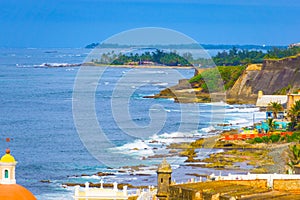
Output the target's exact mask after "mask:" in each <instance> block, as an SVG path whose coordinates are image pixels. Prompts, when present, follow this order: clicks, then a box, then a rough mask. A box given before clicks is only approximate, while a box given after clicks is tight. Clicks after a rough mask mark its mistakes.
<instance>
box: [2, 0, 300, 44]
mask: <svg viewBox="0 0 300 200" xmlns="http://www.w3.org/2000/svg"><path fill="white" fill-rule="evenodd" d="M299 13H300V1H298V0H282V1H279V0H247V1H244V0H206V1H204V0H203V1H201V0H190V1H189V0H186V1H184V0H174V1H170V0H140V1H138V0H128V1H125V0H110V1H109V0H103V1H102V0H48V1H46V0H21V1H19V0H9V1H8V0H7V1H5V0H0V47H83V46H85V45H86V44H89V43H92V42H101V41H103V40H105V39H106V38H108V37H110V36H112V35H114V34H117V33H119V32H122V31H125V30H128V29H133V28H141V27H163V28H169V29H174V30H176V31H179V32H182V33H184V34H186V35H188V36H190V37H192V38H193V39H195V40H196V41H198V42H199V43H201V44H261V45H262V44H266V45H287V44H290V43H295V42H300V21H299Z"/></svg>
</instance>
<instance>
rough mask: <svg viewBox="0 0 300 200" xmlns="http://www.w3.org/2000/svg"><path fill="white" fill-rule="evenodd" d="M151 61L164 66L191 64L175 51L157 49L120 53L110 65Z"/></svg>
mask: <svg viewBox="0 0 300 200" xmlns="http://www.w3.org/2000/svg"><path fill="white" fill-rule="evenodd" d="M145 61H147V62H152V63H153V64H159V65H166V66H191V64H190V63H189V62H188V61H187V60H186V59H184V58H183V57H182V56H180V55H178V54H176V53H175V52H164V51H161V50H159V49H157V50H156V51H154V52H151V53H150V52H145V53H142V54H138V53H136V54H133V53H131V54H130V55H125V54H122V55H120V56H119V57H118V58H116V59H115V60H114V61H113V62H112V63H111V64H112V65H124V64H128V63H132V62H133V63H136V64H143V62H145Z"/></svg>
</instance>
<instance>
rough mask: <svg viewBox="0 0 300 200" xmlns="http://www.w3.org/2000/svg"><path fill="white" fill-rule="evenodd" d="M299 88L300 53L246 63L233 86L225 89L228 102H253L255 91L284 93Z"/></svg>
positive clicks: (254, 100)
mask: <svg viewBox="0 0 300 200" xmlns="http://www.w3.org/2000/svg"><path fill="white" fill-rule="evenodd" d="M298 88H300V55H297V56H291V57H288V58H283V59H266V60H264V61H263V63H262V64H252V65H248V67H247V68H246V70H245V71H244V72H243V73H242V74H241V76H240V77H239V78H238V80H237V81H236V82H235V84H234V85H233V87H232V88H231V89H229V90H228V91H227V100H228V101H229V102H239V103H255V102H256V99H257V93H258V91H259V90H262V91H263V93H264V94H280V93H282V94H286V93H287V92H292V91H293V90H295V89H298Z"/></svg>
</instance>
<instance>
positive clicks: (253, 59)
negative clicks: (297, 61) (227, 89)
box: [212, 47, 300, 66]
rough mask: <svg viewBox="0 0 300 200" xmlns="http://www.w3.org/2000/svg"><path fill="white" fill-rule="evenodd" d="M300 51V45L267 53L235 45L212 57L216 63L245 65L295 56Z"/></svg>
mask: <svg viewBox="0 0 300 200" xmlns="http://www.w3.org/2000/svg"><path fill="white" fill-rule="evenodd" d="M299 53H300V47H291V48H276V47H275V48H273V49H271V50H268V51H267V52H266V53H263V52H262V51H257V50H251V51H249V50H247V49H246V50H243V49H242V50H238V49H237V48H235V47H233V48H232V49H231V50H229V51H223V52H218V54H217V55H216V56H214V57H212V59H213V60H214V62H215V63H216V65H226V66H229V65H234V66H236V65H245V64H250V63H261V62H262V61H263V60H264V59H280V58H285V57H289V56H294V55H297V54H299Z"/></svg>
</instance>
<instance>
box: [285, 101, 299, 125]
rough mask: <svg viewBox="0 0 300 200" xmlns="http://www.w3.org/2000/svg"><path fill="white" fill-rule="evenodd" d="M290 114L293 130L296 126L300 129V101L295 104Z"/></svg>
mask: <svg viewBox="0 0 300 200" xmlns="http://www.w3.org/2000/svg"><path fill="white" fill-rule="evenodd" d="M288 114H289V117H290V118H291V121H292V122H291V123H292V129H294V128H295V126H297V128H300V127H299V124H298V125H297V122H298V121H299V117H300V100H299V101H296V102H295V104H294V105H293V106H292V107H291V109H290V110H289V113H288Z"/></svg>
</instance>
